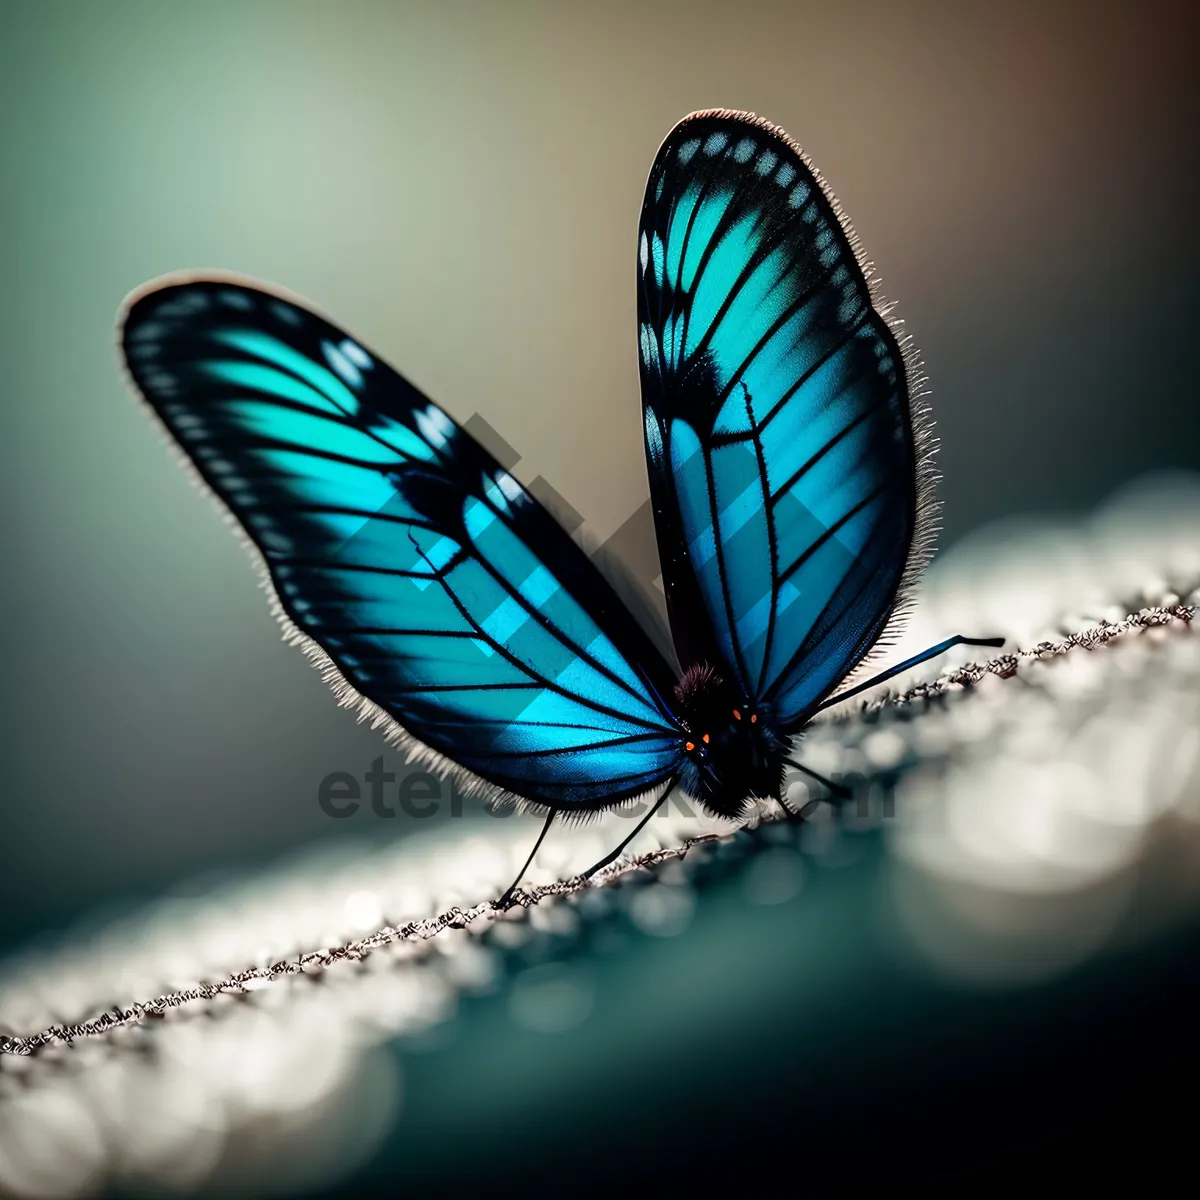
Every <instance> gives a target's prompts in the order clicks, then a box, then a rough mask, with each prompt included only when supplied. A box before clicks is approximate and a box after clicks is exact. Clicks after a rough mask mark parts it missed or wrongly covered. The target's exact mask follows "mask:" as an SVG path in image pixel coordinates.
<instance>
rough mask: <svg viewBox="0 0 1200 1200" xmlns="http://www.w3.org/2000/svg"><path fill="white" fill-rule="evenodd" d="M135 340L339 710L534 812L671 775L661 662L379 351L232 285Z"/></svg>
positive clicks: (524, 497) (541, 520)
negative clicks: (385, 727) (357, 707)
mask: <svg viewBox="0 0 1200 1200" xmlns="http://www.w3.org/2000/svg"><path fill="white" fill-rule="evenodd" d="M122 347H123V350H124V354H125V358H126V362H127V365H128V369H129V372H130V374H131V375H132V378H133V381H134V383H135V385H136V387H137V388H138V390H139V391H140V392H141V394H142V395H143V396H144V397H145V399H146V400H147V401H148V402H149V403H150V405H151V406H152V407H153V409H154V411H155V412H156V414H157V415H158V416H159V418H161V420H162V422H163V423H164V424H165V426H166V427H167V429H168V431H169V432H170V434H171V436H172V437H173V438H174V440H175V441H176V442H177V443H178V445H179V446H180V447H181V448H182V449H183V451H184V452H185V453H186V455H187V457H188V458H189V459H190V461H191V462H192V464H194V466H195V468H196V470H197V471H198V472H199V474H200V475H201V477H202V479H203V481H204V483H206V484H207V485H208V487H209V488H211V489H212V491H213V492H215V493H216V495H217V496H218V498H219V499H220V500H221V501H222V502H223V503H224V505H225V506H226V507H227V508H228V509H229V511H230V512H231V513H232V514H233V516H234V517H235V518H236V520H237V522H238V524H239V525H240V526H241V528H242V529H243V530H244V531H245V533H246V535H247V536H248V537H249V538H250V540H251V541H252V542H253V544H254V546H255V547H256V549H257V551H258V552H259V555H260V556H261V558H262V560H263V563H264V564H265V567H266V570H267V571H268V572H269V576H270V581H271V584H272V586H273V588H274V591H275V595H276V597H277V599H278V603H279V605H280V607H281V608H282V610H283V615H284V616H285V617H286V620H287V622H288V623H289V626H290V627H291V628H292V629H293V630H294V631H295V632H296V634H297V636H298V639H300V640H303V641H304V642H305V643H306V645H307V647H308V648H309V649H310V650H312V651H313V652H314V654H315V656H316V657H317V658H318V659H319V660H320V661H321V662H322V663H323V664H324V665H325V666H327V667H332V668H333V671H332V672H331V673H330V677H331V682H333V683H334V684H335V687H336V688H337V689H338V690H339V692H340V694H341V696H342V698H343V700H345V701H348V702H355V701H359V699H360V698H361V703H362V705H363V707H364V709H366V710H367V711H370V712H372V713H373V714H374V715H376V716H383V717H385V718H386V720H387V722H388V723H389V724H390V725H391V726H392V732H393V733H394V734H395V736H396V737H397V739H398V740H400V741H402V742H403V741H412V742H416V743H417V744H418V745H419V746H420V747H421V748H423V749H424V750H426V751H428V752H431V754H432V756H434V757H435V758H437V759H438V760H441V761H442V762H443V764H445V760H450V763H453V764H457V765H458V766H459V767H460V768H463V769H465V772H466V773H467V776H468V778H469V779H470V780H473V781H476V782H478V781H484V782H485V783H486V784H487V785H490V787H489V789H488V790H491V791H492V792H493V794H495V793H505V794H509V795H513V796H517V797H521V798H523V799H525V800H527V801H532V802H534V803H535V804H538V805H541V806H545V807H550V808H556V809H571V808H575V809H587V808H598V807H604V806H606V805H608V804H611V803H616V802H619V801H620V800H622V799H625V798H628V797H631V796H634V795H638V794H641V793H643V792H646V791H648V790H652V789H654V788H655V787H656V786H658V785H659V784H661V783H663V782H664V781H666V780H667V779H668V778H669V777H670V776H671V774H672V772H673V770H674V766H675V763H676V760H677V757H678V754H679V748H678V747H679V738H678V734H677V731H676V727H675V725H674V723H673V721H672V719H671V714H670V710H669V708H668V704H667V702H666V701H665V699H664V697H667V696H669V695H670V687H671V676H670V674H669V673H668V671H667V668H666V666H665V664H664V663H663V662H662V659H661V656H660V655H659V654H658V652H657V651H656V650H655V649H654V648H653V646H652V645H651V644H650V642H649V641H648V640H647V639H646V637H645V635H644V634H643V633H642V631H641V630H640V628H639V627H638V626H637V624H636V623H635V622H634V621H633V620H632V618H630V616H629V614H628V613H627V612H626V610H625V609H624V607H623V606H622V605H621V603H620V601H619V600H618V599H617V598H616V596H615V594H614V593H613V591H612V589H611V588H610V587H609V585H608V584H607V582H606V581H605V579H604V578H603V577H602V576H601V575H600V573H599V572H598V571H597V570H596V568H595V567H594V566H593V565H592V564H591V562H590V561H589V560H588V558H587V556H586V555H585V554H584V553H583V551H582V550H580V549H579V547H578V546H576V544H575V543H574V542H573V541H572V540H571V539H570V537H569V536H568V535H567V534H566V533H565V532H564V531H563V529H562V528H561V526H559V525H558V524H557V523H556V522H555V521H554V520H553V518H551V517H550V515H549V514H548V513H547V512H546V511H545V510H544V509H543V508H542V507H541V506H540V505H539V504H538V503H537V501H536V500H534V499H533V497H532V496H530V495H529V493H528V492H527V491H526V490H525V489H524V488H523V487H522V486H521V485H520V484H519V483H518V482H517V481H516V480H515V479H514V478H513V477H512V476H511V475H509V474H508V473H507V472H506V471H505V470H503V468H502V467H501V466H500V465H499V464H498V463H497V462H496V461H495V459H494V458H492V456H491V455H490V454H488V453H487V452H486V451H485V450H484V449H483V448H482V447H481V446H480V445H479V444H478V443H477V442H475V441H474V440H473V439H472V438H471V437H470V436H469V435H468V434H467V433H466V432H465V431H464V430H463V429H462V428H461V427H460V426H458V425H457V424H456V423H455V422H454V421H453V420H451V419H450V417H449V416H447V414H446V413H445V412H444V411H442V409H440V408H438V407H437V405H435V404H433V403H432V402H431V401H430V400H429V399H428V398H427V397H425V396H423V395H422V394H421V393H420V392H419V391H418V390H417V389H416V388H415V387H414V386H413V385H412V384H410V383H408V382H407V381H406V380H404V379H403V378H401V377H400V376H399V375H398V374H396V372H394V371H393V370H392V369H391V368H389V367H388V366H387V365H386V364H384V363H383V362H381V361H380V360H379V359H378V358H377V357H376V356H375V355H374V354H373V353H371V352H370V351H368V350H366V349H364V348H363V347H362V346H361V345H359V343H357V342H356V341H355V340H353V339H352V338H350V337H348V336H347V335H346V334H345V333H344V332H343V331H342V330H340V329H338V328H336V327H335V326H333V325H332V324H330V323H329V322H328V321H326V320H324V319H323V318H321V317H319V316H317V315H316V314H314V313H313V312H311V311H309V309H308V308H307V307H305V306H304V305H302V304H301V303H299V302H297V301H294V300H292V299H291V298H286V297H283V296H280V295H277V294H275V293H272V292H269V291H267V290H264V289H262V288H259V287H257V286H252V285H248V284H246V283H235V282H232V281H226V280H220V279H202V280H192V281H187V282H181V283H174V284H168V285H164V286H158V287H155V288H153V290H150V291H147V292H144V293H143V294H142V295H141V296H140V297H139V298H137V299H136V300H135V301H134V302H133V303H132V305H131V307H130V308H129V310H128V313H127V315H126V319H125V322H124V327H123V332H122Z"/></svg>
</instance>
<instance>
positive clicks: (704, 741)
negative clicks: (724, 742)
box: [700, 733, 708, 746]
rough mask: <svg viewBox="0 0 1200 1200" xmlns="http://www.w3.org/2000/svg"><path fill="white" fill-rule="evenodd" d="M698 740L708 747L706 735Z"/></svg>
mask: <svg viewBox="0 0 1200 1200" xmlns="http://www.w3.org/2000/svg"><path fill="white" fill-rule="evenodd" d="M700 740H701V741H702V742H703V743H704V744H705V745H706V746H707V745H708V734H707V733H706V734H705V735H704V736H703V737H702V738H701V739H700Z"/></svg>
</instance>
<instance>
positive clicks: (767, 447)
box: [637, 112, 928, 729]
mask: <svg viewBox="0 0 1200 1200" xmlns="http://www.w3.org/2000/svg"><path fill="white" fill-rule="evenodd" d="M637 270H638V321H639V345H640V358H641V379H642V398H643V411H644V418H645V435H646V450H647V458H648V462H649V471H650V480H651V493H652V497H653V501H654V511H655V521H656V529H657V536H658V544H659V551H660V555H661V559H662V566H663V575H664V582H665V584H666V592H667V600H668V609H669V613H670V618H671V628H672V635H673V637H674V640H675V643H676V648H677V651H678V653H679V657H680V660H681V662H682V663H683V665H684V666H685V667H687V666H689V665H690V664H693V663H697V662H708V663H710V664H711V665H713V666H717V667H723V668H724V669H725V670H726V671H727V672H729V673H730V675H731V677H732V678H733V679H734V680H736V681H737V683H738V684H739V686H740V687H741V689H742V691H743V694H744V695H745V696H746V697H747V699H748V700H751V701H752V702H755V703H758V704H762V705H769V706H771V707H772V709H773V712H774V714H775V720H776V721H777V723H778V724H779V726H780V727H781V728H784V729H792V728H796V727H798V726H799V725H800V724H803V722H804V721H805V720H806V719H807V717H808V715H810V714H811V712H812V711H813V710H814V708H815V707H816V705H817V703H818V702H819V701H820V700H821V699H822V698H823V697H824V696H826V695H828V694H829V693H830V692H831V691H833V690H834V689H835V688H837V687H838V685H839V684H840V683H842V682H843V681H844V680H846V678H847V677H848V675H849V674H850V673H851V672H852V671H853V670H854V668H855V667H856V666H857V665H859V664H861V663H862V662H863V660H864V658H865V656H866V655H867V653H868V651H869V650H870V649H871V648H872V646H873V645H875V644H876V643H877V641H878V639H879V637H880V634H881V632H882V631H883V630H884V627H885V625H887V623H888V621H889V618H891V617H892V616H893V615H894V614H896V612H897V611H898V608H899V606H900V599H901V597H902V594H903V590H904V587H905V586H906V585H907V584H908V583H909V582H910V581H911V579H912V578H914V577H915V575H916V573H917V572H918V571H919V569H920V566H921V565H922V563H923V554H924V551H925V549H926V542H927V540H928V539H927V529H926V527H925V525H924V523H923V514H922V512H921V508H922V506H921V505H920V504H919V496H920V494H921V489H920V487H919V484H921V483H922V472H923V471H924V469H925V468H924V467H923V465H922V460H923V458H924V452H923V450H920V449H919V448H918V446H917V442H916V439H917V437H918V436H919V433H920V431H919V430H918V431H916V432H915V431H914V426H913V408H912V400H911V396H910V385H911V380H910V378H909V374H910V369H911V365H912V364H911V361H910V363H909V364H908V365H906V362H905V355H904V353H903V352H902V350H901V347H900V346H899V345H898V343H897V341H896V338H895V336H894V335H893V333H892V331H891V329H890V328H889V326H888V323H887V321H886V320H885V319H884V317H883V316H882V315H881V313H880V312H879V310H878V309H877V308H875V307H874V305H873V304H872V298H871V294H870V289H869V286H868V283H867V280H866V277H865V275H864V269H863V267H862V266H861V265H860V263H859V261H858V258H857V256H856V253H855V243H854V239H853V235H852V234H850V233H849V232H848V231H847V229H846V228H845V227H844V226H843V223H842V221H841V220H840V218H839V213H838V210H837V209H836V207H835V204H834V201H833V200H832V198H831V197H830V196H829V195H828V194H827V193H826V192H825V191H824V188H823V185H822V184H821V182H820V180H819V178H818V177H817V175H816V173H815V171H814V170H813V169H812V168H811V166H810V165H809V164H808V163H807V161H806V160H805V158H804V156H803V155H802V154H801V152H800V151H799V149H798V148H797V147H796V146H795V145H794V143H792V142H791V141H790V140H789V139H788V138H787V136H786V135H785V134H784V133H783V132H782V131H781V130H778V129H776V128H775V127H774V126H771V125H768V124H767V123H766V122H764V121H761V120H759V119H758V118H756V117H753V116H751V115H748V114H742V113H730V112H709V113H698V114H694V115H693V116H691V117H688V118H686V119H685V120H683V121H682V122H680V124H679V125H677V126H676V127H675V129H674V130H673V131H672V132H671V134H670V135H669V136H668V137H667V139H666V141H665V142H664V143H663V145H662V147H661V149H660V150H659V152H658V156H657V158H656V160H655V163H654V167H653V169H652V170H651V173H650V178H649V182H648V184H647V188H646V197H645V202H644V205H643V208H642V218H641V226H640V236H639V246H638V267H637Z"/></svg>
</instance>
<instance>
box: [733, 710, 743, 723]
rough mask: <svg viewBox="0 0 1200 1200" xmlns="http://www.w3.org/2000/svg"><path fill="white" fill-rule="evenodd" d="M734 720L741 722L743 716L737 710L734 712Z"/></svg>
mask: <svg viewBox="0 0 1200 1200" xmlns="http://www.w3.org/2000/svg"><path fill="white" fill-rule="evenodd" d="M733 719H734V720H735V721H740V720H741V719H742V714H741V713H740V712H738V710H737V709H736V708H735V709H734V710H733Z"/></svg>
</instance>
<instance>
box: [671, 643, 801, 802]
mask: <svg viewBox="0 0 1200 1200" xmlns="http://www.w3.org/2000/svg"><path fill="white" fill-rule="evenodd" d="M675 696H676V699H677V700H678V702H679V710H678V712H679V717H680V721H681V723H682V725H683V727H684V735H683V736H684V745H683V750H684V755H683V765H682V767H681V768H680V772H679V781H680V784H681V785H682V787H683V790H684V791H685V792H686V793H687V794H688V795H689V796H691V797H693V798H694V799H696V800H698V801H699V802H700V803H701V804H703V805H704V807H705V808H707V809H708V810H709V811H710V812H712V813H714V814H716V815H717V816H722V817H737V816H740V815H741V814H742V811H743V810H744V809H745V807H746V802H747V800H748V799H749V798H750V797H766V796H778V795H779V789H780V785H781V782H782V778H783V754H784V742H783V739H782V738H781V737H780V736H779V734H778V732H777V730H776V728H775V725H774V722H773V720H772V715H773V714H772V713H771V712H770V711H769V710H767V709H765V708H764V707H763V706H762V705H755V704H754V703H752V702H751V701H749V700H747V699H746V698H745V697H744V696H743V695H741V692H740V689H738V688H737V687H735V686H734V685H732V684H730V683H729V682H728V681H727V680H726V679H725V678H724V676H723V675H721V673H720V672H719V671H717V670H716V669H715V668H713V667H711V666H709V665H708V664H707V663H700V664H697V665H695V666H692V667H689V668H688V670H687V671H685V672H684V674H683V677H682V678H681V679H680V681H679V683H678V685H677V686H676V688H675Z"/></svg>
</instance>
